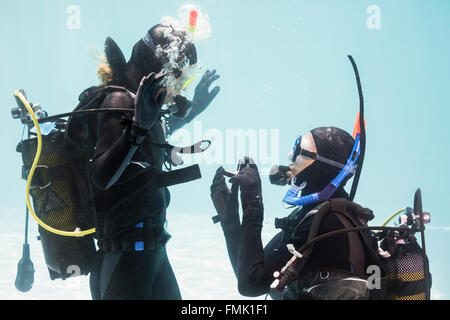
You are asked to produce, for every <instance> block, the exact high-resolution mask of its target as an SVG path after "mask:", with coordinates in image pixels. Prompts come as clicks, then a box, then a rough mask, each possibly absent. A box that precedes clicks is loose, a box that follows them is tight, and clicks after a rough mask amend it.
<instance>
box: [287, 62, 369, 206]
mask: <svg viewBox="0 0 450 320" xmlns="http://www.w3.org/2000/svg"><path fill="white" fill-rule="evenodd" d="M348 58H349V59H350V62H351V63H352V66H353V69H354V71H355V75H356V81H357V85H358V92H359V98H360V106H359V109H360V110H359V113H358V119H357V121H356V125H355V129H354V130H353V137H354V138H355V144H354V145H353V150H352V152H351V154H350V156H349V158H348V160H347V163H346V164H345V166H344V167H343V168H342V170H341V171H340V172H339V174H338V175H337V176H336V178H334V179H333V180H332V181H331V182H330V183H329V184H328V185H327V186H326V187H325V188H324V189H323V190H322V191H320V192H316V193H313V194H310V195H306V196H301V195H300V193H301V188H300V187H298V186H296V185H295V183H292V185H291V187H290V188H289V190H288V192H287V193H286V195H285V196H284V198H283V202H284V203H286V204H289V205H292V206H304V205H308V204H311V203H316V202H322V201H325V200H328V199H330V198H331V196H332V195H333V194H334V192H335V191H336V190H337V189H338V188H339V187H340V185H341V183H342V181H344V180H345V179H346V178H347V177H348V176H349V175H350V174H352V173H354V172H355V177H354V180H353V184H352V189H351V193H350V196H349V200H350V201H353V199H354V196H355V193H356V189H357V186H358V182H359V177H360V175H361V170H362V165H363V160H364V153H365V138H366V132H365V122H364V98H363V94H362V89H361V81H360V78H359V73H358V68H357V66H356V63H355V61H354V60H353V58H352V56H348ZM298 144H300V139H297V141H296V145H297V146H294V154H295V152H296V151H295V149H296V148H297V147H298ZM315 159H316V160H318V159H317V158H315ZM358 159H359V161H358ZM325 160H327V159H325ZM323 162H326V161H323Z"/></svg>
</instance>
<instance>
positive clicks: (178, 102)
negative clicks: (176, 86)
mask: <svg viewBox="0 0 450 320" xmlns="http://www.w3.org/2000/svg"><path fill="white" fill-rule="evenodd" d="M173 101H174V102H175V106H176V109H175V112H174V113H173V115H174V116H175V117H178V118H181V119H184V118H186V117H187V116H188V115H189V114H190V113H191V111H192V102H190V101H189V100H188V99H187V98H186V97H183V96H179V95H178V96H175V98H173Z"/></svg>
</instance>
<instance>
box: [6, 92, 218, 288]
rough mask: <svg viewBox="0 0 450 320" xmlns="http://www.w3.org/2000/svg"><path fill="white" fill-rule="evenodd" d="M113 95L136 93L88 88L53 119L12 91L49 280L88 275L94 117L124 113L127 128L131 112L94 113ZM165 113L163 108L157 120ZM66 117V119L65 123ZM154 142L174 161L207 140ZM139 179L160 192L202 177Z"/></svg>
mask: <svg viewBox="0 0 450 320" xmlns="http://www.w3.org/2000/svg"><path fill="white" fill-rule="evenodd" d="M116 91H121V92H124V93H126V94H128V95H129V96H130V98H132V100H133V101H134V95H133V94H132V93H131V92H129V91H128V90H127V89H126V88H123V87H118V86H109V85H108V86H98V87H91V88H89V89H87V90H85V91H83V92H82V94H81V95H80V97H79V101H80V102H79V104H78V106H77V107H76V108H75V110H74V111H72V112H68V113H64V114H59V115H55V116H51V117H49V116H48V115H47V113H46V112H45V111H43V110H42V109H41V107H40V106H39V105H38V104H32V103H29V102H28V101H27V99H26V97H25V93H24V92H23V90H21V91H15V93H14V94H15V97H16V101H17V104H18V107H17V108H14V109H12V110H11V113H12V116H13V118H15V119H20V120H21V122H22V123H23V124H24V125H26V126H27V127H28V139H27V140H22V141H21V142H20V143H19V144H18V146H17V151H18V152H19V153H21V154H22V160H23V168H22V178H23V179H25V180H27V188H26V192H27V197H26V201H27V209H29V211H30V213H31V215H32V216H33V217H34V219H35V220H36V221H37V222H38V224H39V234H40V235H39V237H38V239H39V240H41V243H42V248H43V252H44V257H45V262H46V264H47V267H48V270H49V273H50V278H51V279H52V280H54V279H63V280H64V279H66V278H68V277H72V276H80V275H87V274H89V271H90V270H89V268H90V264H91V262H92V259H93V258H94V255H95V253H96V246H95V241H94V237H95V236H96V235H97V234H96V229H95V227H94V226H95V216H96V207H95V202H94V196H93V192H92V190H93V188H92V185H91V182H90V161H91V159H92V157H93V154H94V151H95V144H96V139H97V133H96V132H97V127H96V120H97V118H96V115H97V114H98V113H99V112H108V113H118V114H120V115H123V117H122V121H123V124H124V125H126V124H127V123H128V122H129V121H131V120H129V119H130V117H132V115H133V113H134V108H123V109H119V108H113V109H111V108H101V109H98V106H100V105H101V103H102V101H103V100H104V99H105V97H106V96H107V95H108V94H109V93H111V92H116ZM169 113H170V111H167V110H162V111H161V116H164V115H167V114H169ZM66 117H69V119H68V120H63V118H66ZM38 118H39V119H38ZM152 144H153V145H154V146H155V147H157V148H161V149H164V150H165V154H166V159H167V158H169V159H175V160H176V159H177V157H178V155H177V153H180V154H189V153H201V152H204V151H206V150H207V149H208V148H209V147H210V146H211V141H209V140H202V141H200V142H198V143H196V144H194V145H192V146H188V147H184V148H181V147H175V146H172V145H170V144H167V143H152ZM169 155H170V156H169ZM150 169H152V168H150ZM137 178H139V179H137V180H138V181H137V182H138V183H139V184H138V186H139V187H145V186H146V185H147V184H149V183H152V187H153V188H155V189H158V188H163V187H168V186H172V185H176V184H181V183H186V182H189V181H192V180H196V179H199V178H201V173H200V169H199V166H198V165H193V166H190V167H187V168H184V169H179V170H174V171H169V172H158V173H157V174H156V175H155V172H153V171H152V170H145V171H144V172H143V174H141V175H140V176H139V177H137ZM30 195H31V198H32V200H33V206H31V202H30V197H29V196H30ZM33 208H34V209H33ZM27 212H28V211H27ZM24 248H25V247H24ZM27 252H28V251H26V250H25V249H24V259H25V260H24V261H26V262H28V261H29V259H28V257H29V254H28V255H26V253H27ZM30 262H31V261H30ZM22 265H25V264H24V263H22ZM26 265H27V266H29V263H27V264H26ZM20 266H21V265H19V269H20V270H19V273H20V274H22V273H24V271H23V270H25V268H24V267H22V268H20ZM31 266H32V265H31ZM22 269H23V270H22ZM28 269H30V270H31V268H28ZM28 269H27V270H28ZM30 270H28V271H30ZM21 271H23V272H21ZM33 271H34V270H33ZM24 274H25V273H24ZM19 278H24V277H19ZM19 280H20V279H19ZM21 287H23V288H25V289H26V287H29V286H25V285H23V286H21ZM30 288H31V287H30ZM19 290H20V289H19Z"/></svg>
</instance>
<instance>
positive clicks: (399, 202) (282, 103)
mask: <svg viewBox="0 0 450 320" xmlns="http://www.w3.org/2000/svg"><path fill="white" fill-rule="evenodd" d="M183 4H185V2H182V1H127V2H126V4H125V2H124V1H106V0H97V1H81V0H72V1H65V0H61V1H52V0H47V1H44V0H36V1H26V0H16V1H4V0H2V1H0V39H2V44H1V59H0V70H1V72H0V103H1V105H3V112H2V114H3V118H4V123H3V125H2V126H1V127H0V130H1V137H3V138H4V140H3V141H4V142H3V143H2V145H3V146H4V149H3V155H4V156H3V158H2V160H1V163H2V168H3V170H2V178H3V181H4V183H3V184H1V185H0V195H1V196H0V197H1V202H0V212H2V213H3V214H0V221H1V224H0V228H1V230H2V233H3V235H2V239H3V240H4V241H6V242H8V246H1V249H0V250H1V251H0V257H1V261H2V264H1V266H0V268H2V269H1V270H0V271H2V272H1V273H0V274H1V276H0V277H1V278H0V279H1V280H0V285H1V289H2V290H0V292H1V296H0V298H11V297H13V298H20V299H27V298H37V299H39V298H49V299H51V298H86V299H89V291H88V289H87V279H86V278H82V279H83V280H80V281H81V282H80V283H79V290H78V289H77V290H78V291H77V290H75V292H78V293H77V295H76V296H74V295H73V294H74V293H73V291H74V290H67V289H65V288H64V286H63V285H61V283H51V282H50V280H49V279H48V276H47V274H46V273H45V272H41V273H39V274H38V276H37V281H36V283H35V288H34V289H33V290H32V291H30V292H29V293H27V294H17V293H16V290H15V288H14V286H13V282H14V279H13V278H14V270H15V268H16V263H17V261H18V259H19V257H20V253H18V252H14V250H17V251H19V250H20V248H21V245H22V242H21V241H22V231H21V226H22V225H23V214H22V212H23V211H24V207H25V204H24V190H25V183H24V181H23V180H21V179H20V173H21V165H22V164H21V159H20V155H19V154H18V153H16V152H15V148H16V145H17V143H18V142H19V141H20V139H21V135H22V127H21V125H20V123H19V121H17V120H14V119H12V118H11V115H10V109H11V108H12V107H14V106H15V101H14V98H13V95H12V94H13V90H15V89H19V88H24V89H25V90H26V92H27V95H28V97H29V98H30V100H31V101H33V102H39V103H41V104H42V105H43V106H44V108H45V109H46V110H47V111H48V112H49V114H56V113H61V112H66V111H70V110H71V109H73V108H74V106H75V105H76V102H77V97H78V95H79V93H80V92H81V91H82V90H83V89H85V88H87V87H90V86H91V85H95V84H98V79H97V76H96V66H95V61H94V59H93V58H92V52H93V50H94V49H93V48H102V46H103V43H104V41H105V39H106V37H107V36H111V37H113V38H114V39H115V40H116V41H117V43H118V44H119V45H120V47H121V48H122V50H123V52H124V54H125V56H126V57H127V58H128V57H129V56H130V54H131V49H132V46H133V45H134V43H136V41H137V40H138V39H139V38H140V37H142V36H143V35H144V34H145V32H146V31H147V30H148V29H149V28H150V27H151V26H153V25H154V24H156V23H158V22H159V21H160V19H161V18H162V17H164V16H173V17H176V16H177V12H178V9H179V8H180V7H181V6H182V5H183ZM194 4H196V5H198V6H200V7H201V8H202V10H203V11H204V12H206V13H207V14H208V16H209V22H210V25H211V30H212V33H211V36H210V37H209V38H208V39H206V40H204V41H200V42H198V43H197V49H198V53H199V62H200V64H202V65H203V66H204V68H205V69H206V68H210V69H217V72H218V73H219V74H220V75H221V78H220V80H218V81H217V84H218V85H220V86H221V89H222V90H221V92H220V94H219V95H218V96H217V98H216V99H215V100H214V102H213V103H212V105H211V106H210V108H209V109H208V110H207V111H206V112H205V113H204V114H202V115H201V116H200V117H199V118H198V121H196V122H194V123H193V124H191V125H190V126H188V127H186V128H185V129H184V130H182V131H181V132H180V133H179V134H178V135H177V136H174V137H173V139H172V142H174V143H180V144H182V143H183V142H187V141H191V142H194V140H198V139H199V138H202V137H209V138H212V139H213V140H214V142H215V147H214V149H212V150H210V151H209V153H208V154H205V155H203V156H201V157H194V158H186V159H185V160H186V162H187V163H193V162H198V163H200V165H201V169H202V175H203V179H202V180H200V181H196V182H193V183H190V184H189V185H182V186H176V187H173V188H171V192H172V203H171V206H170V208H169V211H168V215H169V220H170V221H171V222H170V223H171V224H172V225H173V226H174V227H173V230H172V235H173V240H172V242H171V244H170V246H169V251H170V250H172V252H173V258H172V261H173V264H174V269H175V272H176V273H177V275H179V282H180V287H181V288H182V293H183V296H184V297H185V298H192V299H205V298H206V299H209V298H213V299H214V298H216V299H221V298H222V297H235V298H240V296H239V294H238V293H237V290H236V288H235V285H234V284H233V283H232V281H233V277H232V271H231V268H230V267H228V268H226V267H224V268H222V266H223V265H226V266H228V261H227V257H226V253H225V252H223V251H224V250H225V247H224V244H223V236H222V234H221V231H220V229H219V227H217V226H211V225H210V223H211V222H210V216H212V215H214V208H213V206H212V203H211V201H210V197H209V186H210V183H211V181H212V177H213V175H214V172H215V170H216V169H217V167H218V166H219V165H221V164H225V166H226V167H228V168H230V169H233V168H234V167H235V164H236V163H237V160H238V158H239V156H242V155H244V154H249V155H251V156H253V157H254V158H255V159H256V161H257V163H258V165H259V167H260V169H261V170H262V171H263V172H266V171H267V169H268V168H270V166H271V164H273V163H287V154H288V152H289V149H290V148H291V146H292V144H293V142H294V141H295V138H296V137H297V136H298V135H300V134H304V133H306V132H308V131H309V130H310V129H312V128H315V127H319V126H328V125H332V126H337V127H341V128H343V129H346V130H347V131H350V132H351V131H352V129H353V125H354V121H355V118H356V112H357V108H358V96H357V90H356V85H355V80H354V75H353V70H352V68H351V65H350V63H349V62H348V60H347V57H346V56H347V54H352V55H353V57H354V58H355V60H356V62H357V64H358V67H359V69H360V73H361V80H362V85H363V90H364V94H365V100H366V120H367V151H366V159H365V164H364V170H363V173H362V176H361V181H360V185H359V191H358V193H357V197H356V201H358V202H359V203H361V204H363V205H364V206H367V207H370V208H371V209H373V211H374V213H375V214H376V219H375V222H374V223H375V224H378V223H381V222H382V221H383V220H384V219H385V218H386V217H387V216H388V215H389V214H390V213H392V212H394V211H396V210H397V209H399V208H401V207H404V206H412V205H413V203H412V200H413V194H414V192H415V190H416V189H417V188H418V187H420V188H421V189H422V194H423V201H424V209H425V210H426V211H430V212H431V214H432V223H431V224H430V227H429V228H428V231H427V248H428V254H429V259H430V266H431V272H432V274H433V297H434V298H437V299H448V298H450V281H449V280H448V277H447V276H446V273H445V272H446V271H447V270H448V269H449V267H450V258H449V257H447V256H446V253H447V250H446V249H447V245H448V243H449V240H450V216H449V215H448V212H447V211H448V209H447V207H448V205H447V201H446V200H447V190H449V181H450V173H449V170H448V168H447V159H448V158H449V152H450V151H449V150H450V148H449V143H448V141H449V139H450V133H449V131H448V130H447V124H448V121H449V119H450V111H449V109H448V101H450V90H448V88H449V85H450V76H449V74H450V73H449V71H450V62H449V59H448V57H449V56H450V42H449V41H448V38H449V30H450V2H449V1H447V0H432V1H419V0H397V1H395V2H394V1H387V0H386V1H384V0H369V1H366V0H342V1H336V0H328V1H325V0H322V1H320V0H316V1H300V0H292V1H288V0H284V1H276V2H275V1H266V0H259V1H234V0H229V1H219V0H215V1H213V0H205V1H195V2H194ZM190 95H191V96H192V91H191V92H190ZM239 130H241V132H239ZM242 130H244V131H242ZM240 133H244V134H246V135H247V136H248V137H250V138H249V139H248V140H245V141H244V142H243V145H239V143H238V142H237V141H236V139H235V138H236V137H235V136H236V135H239V134H240ZM241 142H242V141H241ZM262 178H263V196H264V199H265V208H266V210H265V218H266V221H265V240H267V239H269V237H270V235H272V234H274V232H275V230H274V228H273V227H272V225H273V219H274V218H275V217H282V216H284V215H286V214H287V213H288V211H286V210H285V209H284V208H283V206H282V204H281V198H282V197H283V195H284V193H285V191H286V190H285V189H284V188H276V187H275V186H272V185H270V184H269V181H268V178H267V176H263V177H262ZM189 217H195V219H194V218H192V219H189ZM12 225H14V226H15V227H11V226H12ZM34 227H35V226H34V223H33V224H32V228H34ZM183 230H191V231H192V233H187V232H183ZM205 230H210V232H209V231H208V232H206V231H205ZM34 239H35V238H33V239H32V240H31V241H32V242H34V243H35V244H34V246H35V247H34V248H33V250H32V257H35V264H38V262H37V261H40V260H39V259H40V258H39V257H41V256H42V253H41V252H40V251H39V244H38V243H37V244H36V241H35V240H34ZM190 239H192V241H190ZM205 242H209V243H211V248H210V249H209V248H208V246H206V245H205ZM183 246H186V247H187V246H189V248H183ZM216 251H217V252H219V253H218V255H217V256H213V255H212V253H214V254H216ZM169 254H170V252H169ZM184 254H185V255H186V256H184ZM193 256H194V257H195V258H196V260H198V261H199V264H202V265H207V266H208V268H202V269H201V270H196V268H195V266H196V264H195V263H192V260H190V259H189V258H188V257H193ZM211 261H213V262H214V263H211V264H209V263H210V262H211ZM215 266H221V267H220V269H217V272H216V273H214V272H211V269H212V270H214V268H216V267H215ZM42 270H44V271H45V269H42ZM205 270H207V271H205ZM195 276H198V277H199V278H200V279H202V280H199V281H193V279H194V277H195ZM38 280H39V281H38ZM230 282H231V284H230ZM222 284H223V285H222ZM196 286H198V288H202V289H198V288H196ZM39 288H40V289H39ZM42 288H57V290H56V289H55V291H54V296H53V295H51V294H50V295H45V296H43V294H44V293H43V292H44V291H45V292H47V293H48V290H43V289H42ZM77 288H78V287H77ZM203 288H209V289H203ZM224 292H227V294H224Z"/></svg>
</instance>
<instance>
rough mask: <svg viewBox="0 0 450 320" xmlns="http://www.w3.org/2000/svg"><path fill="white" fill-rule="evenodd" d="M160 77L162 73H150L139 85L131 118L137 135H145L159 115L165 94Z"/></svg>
mask: <svg viewBox="0 0 450 320" xmlns="http://www.w3.org/2000/svg"><path fill="white" fill-rule="evenodd" d="M162 78H163V75H162V74H157V75H155V73H150V74H149V75H148V76H146V77H144V78H142V81H141V83H140V85H139V89H138V91H137V93H136V103H135V105H136V107H135V110H134V118H133V122H134V125H135V126H136V130H137V131H138V135H139V136H142V135H146V134H145V132H146V131H147V132H148V130H150V129H151V128H152V126H153V124H154V123H155V121H156V120H157V119H158V117H159V114H160V111H161V107H162V106H163V104H164V100H165V99H166V94H167V92H166V89H165V88H163V86H162V84H161V80H162Z"/></svg>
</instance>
